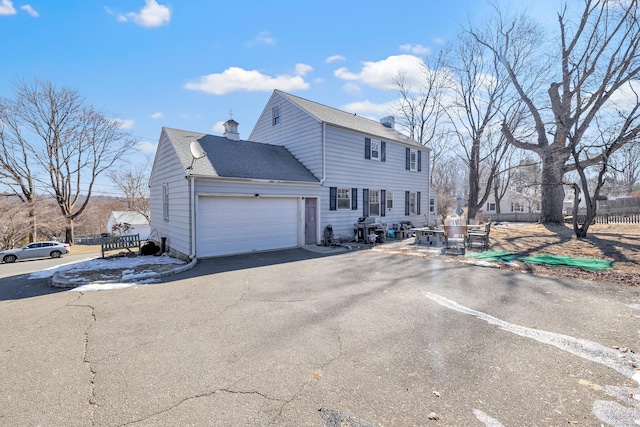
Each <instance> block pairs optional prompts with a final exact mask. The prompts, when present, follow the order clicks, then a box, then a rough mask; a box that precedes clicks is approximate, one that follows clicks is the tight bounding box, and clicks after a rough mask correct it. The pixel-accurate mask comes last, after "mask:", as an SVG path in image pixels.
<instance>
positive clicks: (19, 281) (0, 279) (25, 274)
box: [0, 253, 99, 424]
mask: <svg viewBox="0 0 640 427" xmlns="http://www.w3.org/2000/svg"><path fill="white" fill-rule="evenodd" d="M98 255H99V254H98V253H96V254H67V255H63V256H62V257H61V258H57V259H53V258H44V259H29V260H24V261H18V262H15V263H12V264H0V301H6V300H15V299H21V298H31V297H34V296H39V295H46V294H51V293H56V292H60V291H61V289H56V288H52V287H51V286H49V280H29V274H30V273H35V272H37V271H41V270H44V269H47V268H52V267H55V266H58V265H62V264H67V263H71V262H75V261H81V260H84V259H87V258H91V257H94V256H98ZM0 424H1V423H0Z"/></svg>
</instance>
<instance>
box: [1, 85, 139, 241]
mask: <svg viewBox="0 0 640 427" xmlns="http://www.w3.org/2000/svg"><path fill="white" fill-rule="evenodd" d="M15 87H16V95H15V100H12V101H5V102H6V103H7V104H8V105H9V106H10V107H9V108H7V109H6V111H8V112H9V114H10V117H9V118H8V121H9V123H15V124H16V125H17V126H15V127H12V128H11V132H12V138H11V139H10V141H18V143H19V148H20V150H21V151H20V153H22V156H21V157H18V158H14V160H15V162H16V164H15V165H12V166H13V170H14V171H15V173H14V174H12V175H11V176H10V177H8V179H9V180H12V181H13V184H14V185H16V186H21V188H22V184H21V183H23V182H29V179H37V180H39V181H40V182H42V184H43V185H45V188H47V190H48V191H49V192H51V194H52V195H53V196H54V197H55V199H56V202H57V204H58V207H59V208H60V211H61V212H62V214H63V215H64V217H65V219H66V221H67V227H66V231H65V238H66V240H67V242H69V243H72V242H73V227H74V220H75V219H76V218H77V217H78V216H79V215H80V214H82V212H83V211H84V210H85V208H86V207H87V204H88V202H89V200H90V198H91V194H92V191H93V185H94V183H95V181H96V178H98V176H100V174H102V173H104V172H105V171H106V170H107V169H108V168H110V167H111V166H113V164H114V163H116V162H117V161H118V160H119V159H120V158H122V157H123V156H124V155H125V154H127V153H128V152H129V151H131V150H132V149H133V148H134V146H135V143H136V140H135V139H134V138H132V137H131V135H130V134H129V133H128V132H125V131H124V130H123V129H122V128H121V122H120V121H118V120H116V119H109V118H107V117H105V116H104V115H103V114H102V113H100V112H98V111H97V110H95V109H94V108H93V107H91V106H89V105H86V103H85V101H84V100H83V99H82V98H80V95H79V94H78V93H77V92H76V91H74V90H72V89H69V88H62V89H57V88H56V87H55V86H54V85H53V83H51V82H48V81H42V80H35V82H33V83H28V82H26V81H17V82H16V83H15ZM5 139H6V138H5ZM36 170H37V172H33V171H36Z"/></svg>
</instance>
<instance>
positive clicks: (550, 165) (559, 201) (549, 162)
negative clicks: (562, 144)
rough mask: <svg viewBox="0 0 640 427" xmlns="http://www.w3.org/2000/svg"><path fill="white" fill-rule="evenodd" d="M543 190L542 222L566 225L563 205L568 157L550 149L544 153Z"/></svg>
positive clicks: (541, 190)
mask: <svg viewBox="0 0 640 427" xmlns="http://www.w3.org/2000/svg"><path fill="white" fill-rule="evenodd" d="M541 157H542V188H541V189H540V192H541V204H542V206H541V208H542V209H541V210H542V212H541V216H540V222H542V223H543V224H548V223H558V224H563V223H564V215H563V214H562V205H563V203H564V187H563V186H562V178H563V176H564V169H563V167H564V164H565V163H566V161H567V159H568V156H567V155H566V154H564V153H560V152H559V150H554V149H553V148H552V147H548V148H547V150H545V151H544V152H543V153H542V156H541Z"/></svg>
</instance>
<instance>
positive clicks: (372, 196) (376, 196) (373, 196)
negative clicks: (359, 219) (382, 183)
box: [369, 190, 381, 216]
mask: <svg viewBox="0 0 640 427" xmlns="http://www.w3.org/2000/svg"><path fill="white" fill-rule="evenodd" d="M372 200H375V201H372ZM372 206H377V207H378V212H377V213H374V212H373V211H372V209H371V207H372ZM380 208H381V206H380V190H369V216H380V215H381V212H380Z"/></svg>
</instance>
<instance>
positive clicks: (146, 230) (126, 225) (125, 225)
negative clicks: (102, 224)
mask: <svg viewBox="0 0 640 427" xmlns="http://www.w3.org/2000/svg"><path fill="white" fill-rule="evenodd" d="M107 229H108V230H109V233H110V234H111V235H118V236H131V235H134V234H139V235H140V240H147V239H148V238H149V234H150V233H151V226H150V225H149V221H148V220H147V218H146V217H145V216H144V215H142V214H141V213H139V212H134V211H112V212H111V215H109V220H108V221H107Z"/></svg>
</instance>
